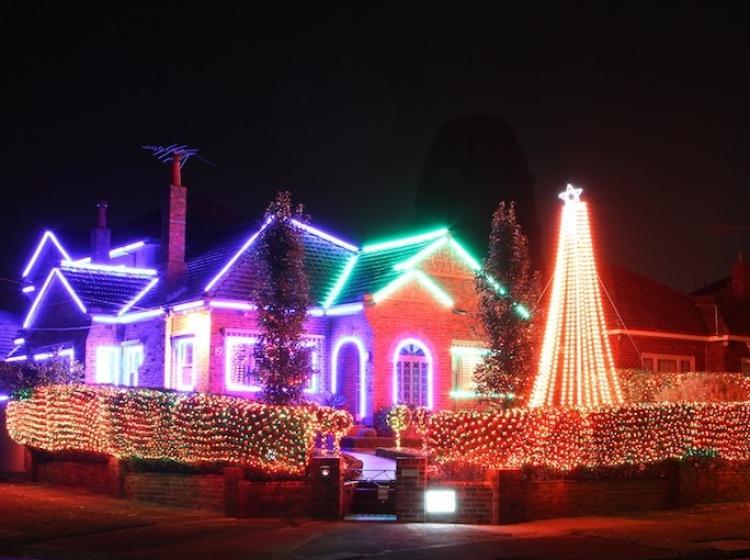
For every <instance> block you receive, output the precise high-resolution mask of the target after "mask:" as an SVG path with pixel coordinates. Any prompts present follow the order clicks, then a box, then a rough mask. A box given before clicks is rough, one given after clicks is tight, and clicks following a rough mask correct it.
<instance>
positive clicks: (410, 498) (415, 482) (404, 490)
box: [396, 457, 427, 523]
mask: <svg viewBox="0 0 750 560" xmlns="http://www.w3.org/2000/svg"><path fill="white" fill-rule="evenodd" d="M426 488H427V459H426V458H424V457H399V458H398V459H396V518H397V519H398V520H399V521H403V522H406V523H423V522H424V520H425V511H424V492H425V489H426Z"/></svg>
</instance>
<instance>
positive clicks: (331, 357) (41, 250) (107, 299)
mask: <svg viewBox="0 0 750 560" xmlns="http://www.w3.org/2000/svg"><path fill="white" fill-rule="evenodd" d="M173 177H176V179H175V178H173V181H172V182H173V183H175V184H173V185H170V187H169V189H168V191H167V193H166V194H167V196H166V197H165V200H166V202H165V206H164V214H163V218H162V232H161V237H160V238H158V239H157V238H148V237H144V238H137V239H130V240H128V242H126V243H124V244H122V245H118V246H115V247H112V246H111V239H112V236H111V232H110V230H109V229H108V228H107V221H106V204H103V203H101V204H100V205H99V208H98V214H97V225H96V228H95V229H94V230H93V231H92V233H91V239H90V244H89V247H88V248H87V249H81V250H79V251H78V252H75V251H72V252H69V251H68V248H67V247H66V243H65V242H66V240H65V239H61V238H60V237H58V236H57V235H56V234H55V233H54V232H52V231H46V232H44V233H43V235H42V236H41V238H40V241H39V243H38V244H37V246H36V247H35V248H34V250H33V251H32V253H31V255H30V257H29V260H28V262H27V265H26V267H25V268H24V270H23V273H22V285H23V288H22V290H23V292H24V293H25V294H26V295H27V296H28V299H29V307H28V310H27V313H26V314H25V319H24V321H23V325H22V329H21V332H20V334H19V339H18V340H17V341H16V342H17V344H16V345H15V347H14V348H13V350H12V351H11V352H10V353H9V354H7V357H6V359H7V360H9V361H18V360H25V359H36V360H42V359H46V358H48V357H50V356H54V355H57V356H65V357H69V358H70V359H71V360H74V359H75V360H78V361H81V362H82V363H83V364H84V365H85V371H86V379H87V381H88V382H91V383H114V384H118V385H133V386H135V385H137V386H143V387H167V388H173V389H178V390H185V391H191V390H196V391H211V392H218V393H227V394H235V395H245V396H247V397H249V398H252V396H253V395H254V394H255V393H256V392H257V391H258V390H259V387H258V385H257V383H256V381H255V380H254V378H253V359H254V358H253V345H254V344H255V342H256V338H255V337H256V336H257V326H256V315H255V310H254V307H253V304H252V302H251V301H249V299H248V298H249V294H250V292H251V286H252V282H253V281H254V276H253V271H252V269H251V267H250V255H251V253H252V251H253V250H254V242H255V240H256V239H257V237H258V235H259V233H260V232H261V231H262V230H263V228H264V227H265V225H266V224H264V223H258V224H254V225H251V226H248V227H245V228H242V229H241V230H239V231H234V232H230V233H228V234H225V235H223V236H221V237H220V238H219V239H216V240H213V241H212V242H210V243H207V244H205V246H201V247H186V243H185V240H186V216H187V189H186V187H184V186H182V185H181V184H180V182H181V181H180V178H179V172H177V173H176V174H175V173H174V170H173ZM295 227H297V228H298V230H299V233H300V235H301V239H302V241H303V244H304V248H305V270H306V273H307V276H308V280H309V285H310V300H311V303H312V305H313V306H312V307H311V308H310V309H309V310H308V315H309V318H308V321H307V325H306V343H307V344H309V346H310V347H311V348H312V351H311V367H312V370H313V371H314V375H313V376H312V379H311V381H310V385H309V387H307V392H308V393H309V394H310V395H311V397H312V396H314V395H316V394H317V395H323V394H326V393H333V394H338V395H341V396H343V398H344V400H345V407H346V408H347V409H348V410H349V411H351V412H352V413H353V414H354V415H355V417H356V418H358V419H371V418H372V416H373V413H374V412H375V411H377V410H378V409H381V408H383V407H387V406H390V405H391V404H393V403H394V402H408V403H413V404H416V405H424V406H427V407H430V408H434V409H447V408H455V407H461V406H470V405H471V404H472V402H473V397H474V393H473V392H472V380H471V378H472V373H473V370H474V367H475V365H476V364H477V363H478V361H479V360H480V359H481V356H482V354H483V352H484V349H483V348H482V344H481V342H480V341H479V340H478V337H477V335H476V333H475V328H474V325H473V316H474V311H475V310H476V305H477V295H476V293H475V290H474V273H475V271H476V269H477V268H479V263H478V262H477V261H476V259H475V258H473V257H472V256H471V255H469V254H468V253H467V251H466V250H465V249H464V248H463V247H462V245H461V244H460V243H459V242H458V241H457V240H456V239H454V238H453V236H452V235H451V233H450V231H448V230H446V229H438V230H434V231H430V232H425V233H420V234H417V235H411V236H406V237H402V238H397V239H393V240H390V241H385V242H377V243H372V244H366V245H364V246H362V247H357V246H354V245H352V244H350V243H348V242H346V241H343V240H341V239H339V238H337V237H335V236H333V235H331V234H329V233H326V232H324V231H322V230H319V229H317V228H315V227H312V226H310V225H307V224H303V223H299V222H295ZM602 278H603V283H604V286H605V288H606V294H608V295H609V296H610V298H611V300H610V302H614V306H613V305H612V304H611V303H606V307H607V309H608V313H607V319H608V325H609V326H610V335H611V341H612V348H613V352H614V356H615V363H616V365H617V367H620V368H641V367H646V368H649V369H655V370H675V371H681V370H721V371H740V370H743V369H745V370H746V369H747V368H748V367H750V362H749V361H748V359H749V357H750V353H749V352H748V348H750V315H749V314H748V306H749V305H750V304H748V297H747V296H748V293H750V289H749V288H748V283H750V274H749V273H748V267H747V265H745V264H743V263H738V264H737V265H736V266H735V268H734V269H733V271H732V277H731V278H730V279H729V280H724V281H722V282H720V283H717V284H716V285H712V286H709V287H707V288H705V289H704V290H702V291H700V292H698V293H696V294H695V295H693V296H690V295H686V294H682V293H680V292H678V291H676V290H673V289H671V288H668V287H666V286H663V285H660V284H658V283H656V282H653V281H651V280H649V279H647V278H645V277H643V276H640V275H637V274H634V273H630V272H627V271H624V270H619V269H614V268H605V269H604V270H603V273H602Z"/></svg>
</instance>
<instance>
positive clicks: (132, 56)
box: [0, 2, 750, 301]
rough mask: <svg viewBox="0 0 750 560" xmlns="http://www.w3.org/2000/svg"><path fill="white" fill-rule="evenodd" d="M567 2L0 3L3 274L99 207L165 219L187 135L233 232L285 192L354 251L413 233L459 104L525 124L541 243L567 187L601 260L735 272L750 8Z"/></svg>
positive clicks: (664, 274)
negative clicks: (583, 205)
mask: <svg viewBox="0 0 750 560" xmlns="http://www.w3.org/2000/svg"><path fill="white" fill-rule="evenodd" d="M211 4H212V5H213V4H215V3H211ZM433 4H435V3H433ZM576 5H577V6H579V7H576V8H569V7H568V8H565V9H563V8H557V9H549V8H547V7H546V5H545V4H541V3H540V4H538V5H536V6H532V8H531V9H530V10H529V12H528V13H516V12H514V11H509V10H507V9H506V8H504V9H503V11H498V12H492V13H489V12H485V11H483V10H480V9H476V10H475V11H474V12H472V13H464V14H458V13H453V12H444V13H437V12H435V8H434V7H432V8H430V9H416V8H415V9H409V10H404V9H403V8H400V7H399V8H397V7H396V5H394V6H393V7H392V8H388V7H385V6H384V5H382V4H380V3H376V4H371V6H372V8H371V9H370V11H363V12H354V11H350V10H353V8H352V7H351V6H349V7H347V8H342V7H341V6H337V7H333V5H331V4H322V3H315V4H313V3H308V4H307V5H306V7H305V8H304V10H300V8H299V7H292V6H291V5H289V6H286V7H281V8H278V9H275V10H274V11H270V10H261V9H259V8H257V7H255V3H252V4H250V3H249V4H248V6H245V7H242V8H235V7H226V6H225V7H224V8H221V9H219V8H216V7H212V8H209V7H207V6H208V4H194V3H190V2H180V3H174V4H167V3H162V4H160V7H159V8H158V9H155V8H154V6H153V5H152V4H139V3H137V2H132V3H127V4H122V5H121V6H120V8H119V9H118V11H114V10H113V9H112V8H111V7H109V5H108V3H97V4H91V5H82V4H76V7H71V6H70V3H57V4H55V5H50V6H47V5H45V4H43V3H33V5H32V3H29V2H12V3H5V4H4V6H5V7H4V8H3V10H4V13H3V16H2V21H3V23H2V25H3V33H2V37H3V39H2V40H3V44H2V54H0V57H2V75H3V80H2V95H3V98H4V101H3V103H2V105H1V107H2V109H1V110H2V131H3V134H2V151H1V152H0V162H2V163H1V165H0V184H1V185H2V193H3V196H2V202H1V203H0V235H2V238H3V239H4V240H6V245H5V246H4V247H5V250H4V251H3V253H2V255H0V276H2V277H4V278H5V279H16V278H18V277H19V276H20V270H21V268H22V266H23V261H24V260H25V258H26V257H27V256H28V252H29V251H30V250H31V248H32V247H33V243H34V242H35V240H36V239H37V237H38V235H39V234H40V228H42V227H54V228H66V229H79V230H85V229H88V228H89V227H91V225H92V223H93V220H94V212H95V205H96V202H97V200H99V199H106V200H108V201H109V203H110V219H111V223H112V225H114V226H119V225H122V224H125V223H127V222H130V221H132V220H135V219H137V218H139V217H140V216H142V215H143V214H146V213H148V212H150V211H153V210H155V209H156V208H157V207H158V206H159V204H160V196H161V193H162V190H163V189H164V188H165V186H166V184H167V181H168V170H167V168H166V167H164V166H162V165H160V164H159V163H158V162H157V161H156V160H154V159H153V158H152V157H150V156H149V155H148V154H147V153H146V152H144V151H143V150H141V149H140V148H139V146H140V145H142V144H170V143H173V142H181V143H186V144H189V145H191V146H196V147H198V148H200V151H201V154H202V155H203V156H205V157H206V158H208V159H209V160H210V161H212V162H213V163H214V164H215V166H209V165H207V164H204V163H202V162H201V161H198V160H191V161H190V162H189V163H188V165H187V166H186V168H185V169H184V172H183V178H184V182H185V184H187V185H188V186H189V187H190V196H191V200H192V201H194V203H195V204H196V205H200V207H201V208H206V209H207V211H210V212H211V213H213V215H217V214H218V215H222V216H225V219H223V220H221V222H222V223H225V224H227V225H229V224H231V223H236V222H237V221H238V220H243V219H244V220H248V221H252V220H257V219H258V218H259V217H260V215H261V213H262V211H263V209H264V207H265V205H266V202H267V201H268V200H269V199H270V198H271V196H272V195H273V193H274V192H275V191H276V190H278V189H280V188H284V189H289V190H291V191H293V193H294V195H295V197H296V199H297V200H299V201H300V202H303V203H305V205H306V207H307V209H308V211H309V213H310V214H311V216H312V218H313V222H314V223H315V224H316V225H320V226H324V227H326V228H327V229H329V230H330V231H332V232H337V233H339V234H340V235H341V236H342V237H344V238H346V239H350V240H352V241H354V242H361V241H363V240H374V239H378V238H381V237H384V236H390V235H393V234H397V233H400V232H402V231H406V232H408V231H409V230H410V228H412V227H414V225H415V224H414V215H415V208H414V204H415V197H416V193H417V190H418V187H419V183H420V180H421V177H422V172H423V165H424V162H425V160H426V158H427V156H428V153H429V151H430V146H431V144H432V142H433V140H434V139H435V138H436V136H437V135H438V133H439V132H440V130H441V129H442V127H443V126H444V125H445V124H446V123H447V122H448V121H450V120H451V119H454V118H456V117H460V116H465V115H483V116H486V117H488V118H496V119H500V120H501V121H503V122H504V123H505V124H507V126H508V127H510V129H511V130H512V131H513V132H514V133H515V135H516V140H517V144H518V147H520V149H521V150H522V152H523V153H524V154H525V156H526V158H527V160H528V169H529V171H530V173H531V175H532V176H533V178H534V181H533V185H534V187H533V188H534V192H535V197H536V201H537V220H538V222H539V223H540V225H541V235H540V241H539V246H541V252H542V253H544V254H547V255H548V254H549V250H550V246H551V245H552V243H551V242H552V241H553V239H554V236H555V233H556V232H555V226H556V216H557V214H556V212H555V211H556V210H557V209H558V207H559V205H558V202H559V201H558V200H557V198H556V194H557V192H559V191H560V190H562V189H563V187H564V184H565V182H567V181H571V182H574V183H576V184H577V185H579V186H582V187H584V189H585V193H584V196H585V197H587V198H588V200H590V201H591V202H592V204H593V206H594V212H595V215H594V220H595V227H596V229H597V232H598V244H599V247H600V256H601V258H602V259H603V260H604V261H607V262H610V263H612V264H616V265H619V266H622V267H625V268H628V269H630V270H633V271H636V272H640V273H643V274H646V275H648V276H650V277H652V278H654V279H656V280H659V281H662V282H664V283H667V284H669V285H672V286H674V287H676V288H679V289H682V290H691V289H694V288H696V287H698V286H699V285H701V284H703V283H705V282H709V281H712V280H716V279H718V278H720V277H722V276H725V275H726V274H727V272H728V270H729V266H730V264H731V262H732V260H733V259H734V258H735V255H736V253H737V251H738V250H740V249H744V250H745V252H746V253H747V256H748V258H750V211H749V210H750V135H749V134H748V129H749V126H748V125H750V35H749V34H748V33H747V22H748V21H749V19H748V16H750V9H747V8H745V9H744V10H742V11H731V10H730V8H729V4H728V3H727V4H724V5H722V6H721V7H717V6H718V4H717V3H705V4H689V3H680V4H675V5H673V6H672V7H668V6H667V7H665V6H663V5H661V4H659V5H660V6H661V8H660V11H655V9H654V7H653V6H654V3H652V4H644V5H643V6H641V8H640V9H639V8H638V6H635V5H634V4H632V3H628V4H627V6H628V8H627V9H624V8H616V7H613V5H612V4H610V3H606V6H604V7H602V8H599V11H598V12H597V11H595V10H589V9H584V8H583V7H580V6H581V5H579V4H577V3H576ZM123 6H124V7H123ZM605 8H606V9H605ZM738 10H741V9H738ZM498 157H499V158H502V157H503V154H499V155H498ZM496 192H497V196H496V200H497V201H498V202H499V200H501V199H502V198H504V196H503V188H502V185H498V186H497V191H496ZM465 194H466V197H472V192H466V193H465ZM722 224H723V226H722ZM448 225H450V224H448ZM726 226H729V227H726ZM205 227H206V230H207V231H205V232H200V234H201V235H202V234H203V233H205V235H210V234H212V233H213V232H214V231H213V230H214V229H218V228H219V227H220V225H219V224H215V227H214V226H211V227H208V226H205ZM208 230H211V231H208ZM0 287H1V288H2V293H4V294H5V295H6V297H5V298H4V301H7V300H8V298H7V295H8V294H9V293H12V292H13V291H14V290H17V286H16V285H14V284H12V283H9V282H7V281H3V282H2V283H0Z"/></svg>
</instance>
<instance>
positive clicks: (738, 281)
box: [732, 252, 750, 302]
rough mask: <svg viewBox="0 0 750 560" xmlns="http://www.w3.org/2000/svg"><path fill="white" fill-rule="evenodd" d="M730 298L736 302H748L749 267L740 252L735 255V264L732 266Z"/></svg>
mask: <svg viewBox="0 0 750 560" xmlns="http://www.w3.org/2000/svg"><path fill="white" fill-rule="evenodd" d="M732 297H733V298H734V299H735V300H736V301H741V302H748V301H750V265H749V264H748V263H746V262H745V260H744V259H743V257H742V252H739V253H737V262H735V263H734V264H733V265H732Z"/></svg>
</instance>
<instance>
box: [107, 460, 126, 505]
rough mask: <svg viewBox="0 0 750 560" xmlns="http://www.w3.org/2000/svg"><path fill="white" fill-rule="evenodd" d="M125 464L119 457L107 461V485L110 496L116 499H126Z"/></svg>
mask: <svg viewBox="0 0 750 560" xmlns="http://www.w3.org/2000/svg"><path fill="white" fill-rule="evenodd" d="M126 470H127V469H126V467H125V463H124V462H123V461H121V460H120V459H118V458H117V457H109V459H108V460H107V483H108V485H109V494H110V495H111V496H114V497H115V498H124V497H125V472H126Z"/></svg>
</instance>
